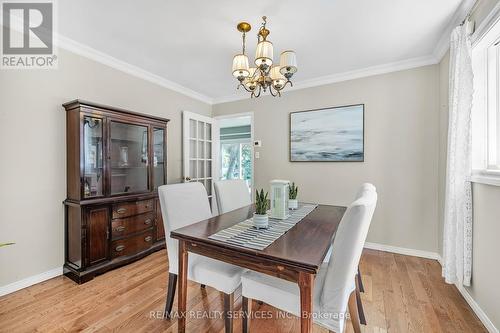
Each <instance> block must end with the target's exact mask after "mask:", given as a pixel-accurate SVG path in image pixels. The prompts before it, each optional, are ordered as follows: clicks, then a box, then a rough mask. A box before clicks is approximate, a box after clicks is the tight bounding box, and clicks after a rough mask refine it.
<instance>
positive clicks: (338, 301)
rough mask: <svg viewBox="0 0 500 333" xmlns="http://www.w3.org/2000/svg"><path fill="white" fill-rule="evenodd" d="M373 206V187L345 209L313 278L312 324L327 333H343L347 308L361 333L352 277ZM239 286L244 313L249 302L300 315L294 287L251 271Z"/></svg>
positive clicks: (246, 319) (366, 232) (287, 282)
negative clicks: (327, 256)
mask: <svg viewBox="0 0 500 333" xmlns="http://www.w3.org/2000/svg"><path fill="white" fill-rule="evenodd" d="M376 203H377V192H376V190H375V188H374V187H373V188H369V189H367V190H366V191H363V193H362V195H361V197H360V198H358V199H357V200H355V201H354V202H353V203H352V204H351V205H350V206H349V207H348V208H347V210H346V212H345V214H344V216H343V218H342V220H341V222H340V224H339V227H338V229H337V233H336V236H335V239H334V241H333V252H332V256H331V257H330V260H329V262H328V263H323V265H322V266H321V269H320V270H319V272H318V274H317V276H316V279H315V282H314V284H315V287H314V292H313V297H314V302H313V311H314V314H313V316H314V317H313V318H314V322H315V323H317V324H318V325H320V326H322V327H325V328H327V329H328V330H330V331H334V332H336V333H342V332H344V325H345V319H346V315H345V314H346V312H347V308H349V314H350V316H351V321H352V323H353V328H354V332H356V333H359V332H361V328H360V325H359V317H358V310H357V304H356V293H355V289H356V287H355V283H356V281H355V277H356V273H357V268H358V264H359V260H360V258H361V253H362V251H363V246H364V243H365V240H366V236H367V234H368V229H369V227H370V223H371V220H372V216H373V213H374V211H375V206H376ZM241 282H242V296H243V307H244V308H245V309H250V307H249V303H250V300H251V299H254V300H260V301H263V302H265V303H267V304H269V305H272V306H274V307H276V308H278V309H281V310H284V311H287V312H290V313H292V314H294V315H296V316H298V315H299V314H300V292H299V287H298V285H297V284H296V283H293V282H289V281H286V280H283V279H279V278H276V277H273V276H269V275H266V274H261V273H257V272H254V271H247V272H245V273H244V274H243V275H242V278H241ZM247 311H250V310H247ZM245 317H246V318H245V320H244V321H243V332H247V331H248V327H249V318H248V317H249V316H245Z"/></svg>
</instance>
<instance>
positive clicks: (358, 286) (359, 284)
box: [355, 183, 376, 325]
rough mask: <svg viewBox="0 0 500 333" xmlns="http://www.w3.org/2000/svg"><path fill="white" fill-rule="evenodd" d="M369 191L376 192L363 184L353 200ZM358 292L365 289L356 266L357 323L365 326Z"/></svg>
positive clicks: (373, 187) (363, 312)
mask: <svg viewBox="0 0 500 333" xmlns="http://www.w3.org/2000/svg"><path fill="white" fill-rule="evenodd" d="M370 190H372V191H376V188H375V186H374V185H373V184H370V183H363V184H362V185H361V186H360V188H359V189H358V191H357V193H356V196H355V200H356V199H359V198H361V196H362V195H363V193H364V192H365V191H370ZM360 292H361V293H364V292H365V287H364V285H363V277H362V275H361V270H360V269H359V266H358V274H357V275H356V302H357V305H358V313H359V321H360V322H361V324H363V325H366V317H365V310H364V307H363V301H362V299H361V295H360Z"/></svg>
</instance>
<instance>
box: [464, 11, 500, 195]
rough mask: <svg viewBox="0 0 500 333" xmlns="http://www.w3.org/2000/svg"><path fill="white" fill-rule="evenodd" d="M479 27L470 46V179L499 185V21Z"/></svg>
mask: <svg viewBox="0 0 500 333" xmlns="http://www.w3.org/2000/svg"><path fill="white" fill-rule="evenodd" d="M481 30H482V31H484V33H482V35H481V36H477V35H475V36H473V47H472V65H473V72H474V98H473V105H472V177H471V181H472V182H476V183H483V184H488V185H495V186H500V20H498V19H497V20H496V21H495V22H494V24H492V25H491V26H490V28H489V29H481ZM492 74H493V75H492Z"/></svg>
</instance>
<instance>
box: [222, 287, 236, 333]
mask: <svg viewBox="0 0 500 333" xmlns="http://www.w3.org/2000/svg"><path fill="white" fill-rule="evenodd" d="M233 307H234V293H231V294H224V326H225V327H226V330H225V332H226V333H232V332H233V314H232V312H233Z"/></svg>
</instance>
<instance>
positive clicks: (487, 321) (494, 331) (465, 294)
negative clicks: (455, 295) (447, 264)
mask: <svg viewBox="0 0 500 333" xmlns="http://www.w3.org/2000/svg"><path fill="white" fill-rule="evenodd" d="M455 286H456V287H457V289H458V291H459V292H460V294H462V297H463V298H464V299H465V301H466V302H467V303H468V304H469V306H470V307H471V308H472V311H474V313H475V314H476V316H478V318H479V320H481V322H482V323H483V325H484V326H485V327H486V329H487V330H488V332H490V333H499V332H498V328H496V327H495V325H493V323H492V322H491V320H490V318H488V316H487V315H486V313H484V311H483V309H481V307H480V306H479V304H477V303H476V301H475V300H474V298H472V296H471V295H470V294H469V292H468V291H467V289H465V288H464V286H460V285H458V284H455Z"/></svg>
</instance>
